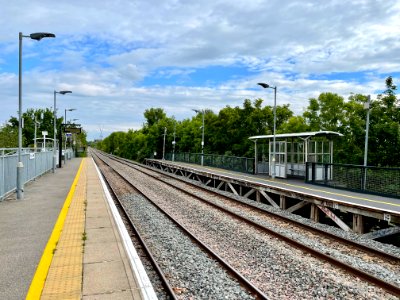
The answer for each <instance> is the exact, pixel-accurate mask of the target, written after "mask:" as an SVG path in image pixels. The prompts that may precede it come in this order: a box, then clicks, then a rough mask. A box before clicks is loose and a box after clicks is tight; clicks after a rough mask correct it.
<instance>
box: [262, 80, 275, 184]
mask: <svg viewBox="0 0 400 300" xmlns="http://www.w3.org/2000/svg"><path fill="white" fill-rule="evenodd" d="M258 85H260V86H262V87H263V88H264V89H267V88H270V89H273V90H274V138H273V143H274V144H273V147H272V151H273V153H272V172H271V177H272V179H275V174H276V170H275V156H276V139H275V137H276V89H277V87H276V86H270V85H269V84H267V83H258Z"/></svg>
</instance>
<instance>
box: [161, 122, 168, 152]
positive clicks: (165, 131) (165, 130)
mask: <svg viewBox="0 0 400 300" xmlns="http://www.w3.org/2000/svg"><path fill="white" fill-rule="evenodd" d="M163 136H164V142H163V150H162V159H163V160H165V138H166V136H167V127H164V134H163Z"/></svg>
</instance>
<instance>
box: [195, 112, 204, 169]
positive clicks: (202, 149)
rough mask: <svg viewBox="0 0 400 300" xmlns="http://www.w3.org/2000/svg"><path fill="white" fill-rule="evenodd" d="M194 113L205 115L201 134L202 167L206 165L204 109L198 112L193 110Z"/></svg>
mask: <svg viewBox="0 0 400 300" xmlns="http://www.w3.org/2000/svg"><path fill="white" fill-rule="evenodd" d="M193 111H194V112H196V113H202V114H203V122H202V123H203V125H202V126H201V128H202V133H201V165H202V166H203V165H204V113H205V111H204V109H202V110H198V109H193Z"/></svg>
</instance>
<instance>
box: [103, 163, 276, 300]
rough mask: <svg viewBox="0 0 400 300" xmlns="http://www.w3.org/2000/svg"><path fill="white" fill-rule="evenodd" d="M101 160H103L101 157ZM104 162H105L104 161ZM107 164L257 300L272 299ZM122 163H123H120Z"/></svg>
mask: <svg viewBox="0 0 400 300" xmlns="http://www.w3.org/2000/svg"><path fill="white" fill-rule="evenodd" d="M99 159H101V158H100V157H99ZM102 161H103V162H104V160H102ZM104 163H105V164H107V165H108V166H109V167H110V168H112V169H113V171H114V172H115V173H116V174H118V175H119V176H120V177H121V179H122V180H124V181H125V182H126V183H128V184H129V185H131V186H132V187H133V188H135V190H137V191H138V192H140V193H141V195H142V196H143V197H144V198H145V199H147V200H148V201H149V202H151V203H152V204H153V205H154V206H155V207H156V208H157V209H158V210H159V211H161V212H162V213H163V214H165V216H167V217H168V219H169V220H171V221H172V222H173V223H174V224H175V225H176V226H177V227H178V228H179V229H181V230H182V231H183V232H185V233H186V234H187V235H188V236H189V237H190V238H191V240H193V241H194V242H195V243H197V244H198V245H199V246H200V247H201V248H203V250H205V252H206V253H207V254H209V255H210V256H211V257H213V258H214V259H216V260H217V261H218V263H220V264H221V265H222V266H223V267H224V268H225V269H226V270H227V271H228V272H229V273H230V274H231V275H232V276H233V277H234V278H236V279H237V280H238V282H239V283H240V284H241V285H242V286H243V287H245V288H246V289H247V290H248V291H249V292H250V293H251V294H252V295H253V296H254V297H255V298H256V299H264V300H269V299H270V298H268V297H267V295H265V294H264V293H263V292H262V291H261V290H259V289H258V288H257V287H256V286H255V285H253V284H252V283H251V282H250V281H249V280H248V279H247V278H245V277H244V276H242V275H241V274H240V273H239V272H238V271H237V270H235V269H234V268H233V267H232V266H231V265H230V264H229V263H228V262H226V261H225V260H224V259H223V258H222V257H220V256H219V255H218V254H217V253H216V252H214V251H213V250H212V249H211V248H209V247H208V246H207V245H206V244H205V243H203V242H202V241H201V240H200V239H198V238H197V237H196V236H195V235H194V234H193V233H192V232H191V231H190V230H188V229H187V228H186V227H185V226H184V225H182V224H181V223H179V222H178V221H177V220H175V219H174V218H173V217H172V216H171V215H170V214H169V213H167V212H166V211H164V210H163V209H162V208H161V207H160V206H159V205H158V204H157V203H155V202H154V201H152V200H151V199H150V198H149V197H147V196H146V195H145V193H144V192H143V191H141V190H140V188H139V187H137V186H134V185H133V184H132V183H131V182H129V181H128V180H127V179H126V178H125V177H124V175H122V174H120V173H119V172H118V171H117V170H115V169H114V168H113V167H112V166H110V165H109V164H108V163H106V162H104ZM119 163H121V162H119Z"/></svg>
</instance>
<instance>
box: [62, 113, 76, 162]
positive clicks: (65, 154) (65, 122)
mask: <svg viewBox="0 0 400 300" xmlns="http://www.w3.org/2000/svg"><path fill="white" fill-rule="evenodd" d="M74 110H76V108H66V109H65V115H64V116H65V119H64V124H65V127H66V126H67V111H74ZM65 127H64V128H65ZM64 150H65V151H64V165H65V164H66V163H67V133H65V146H64Z"/></svg>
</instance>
